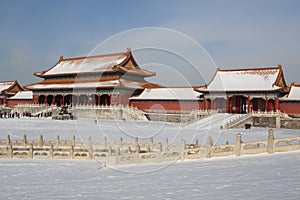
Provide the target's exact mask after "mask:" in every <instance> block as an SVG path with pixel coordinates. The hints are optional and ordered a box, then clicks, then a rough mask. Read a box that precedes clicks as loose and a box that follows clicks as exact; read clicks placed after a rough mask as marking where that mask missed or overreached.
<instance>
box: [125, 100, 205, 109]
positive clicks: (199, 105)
mask: <svg viewBox="0 0 300 200" xmlns="http://www.w3.org/2000/svg"><path fill="white" fill-rule="evenodd" d="M130 105H131V106H133V107H137V108H138V109H140V110H194V109H198V110H199V109H203V108H204V106H203V102H178V101H177V102H172V101H169V102H163V101H162V102H151V101H147V102H146V101H145V102H142V101H131V102H130Z"/></svg>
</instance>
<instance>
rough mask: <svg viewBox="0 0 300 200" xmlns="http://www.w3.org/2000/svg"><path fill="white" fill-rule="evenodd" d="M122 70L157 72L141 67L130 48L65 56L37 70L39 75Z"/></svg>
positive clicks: (139, 72)
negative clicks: (104, 52) (107, 52)
mask: <svg viewBox="0 0 300 200" xmlns="http://www.w3.org/2000/svg"><path fill="white" fill-rule="evenodd" d="M116 71H122V72H124V73H132V74H139V75H142V76H153V75H155V73H153V72H149V71H147V70H143V69H141V68H139V66H138V65H137V64H136V62H135V60H134V58H133V56H132V53H131V51H130V50H128V51H127V52H123V53H116V54H107V55H97V56H86V57H77V58H63V57H62V56H61V57H60V59H59V61H58V62H57V63H56V65H54V66H53V67H52V68H50V69H48V70H46V71H42V72H36V73H35V75H36V76H39V77H49V76H64V75H71V74H72V75H76V74H81V73H84V74H86V73H103V72H116Z"/></svg>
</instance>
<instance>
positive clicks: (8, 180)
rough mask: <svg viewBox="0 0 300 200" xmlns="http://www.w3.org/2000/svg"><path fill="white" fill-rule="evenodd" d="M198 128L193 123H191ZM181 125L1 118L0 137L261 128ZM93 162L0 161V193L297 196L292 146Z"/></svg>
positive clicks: (190, 136) (199, 133)
mask: <svg viewBox="0 0 300 200" xmlns="http://www.w3.org/2000/svg"><path fill="white" fill-rule="evenodd" d="M197 127H199V128H197ZM202 128H203V127H201V126H196V127H195V126H193V127H191V126H190V127H189V126H186V127H183V126H180V125H179V124H173V123H163V122H136V121H131V122H128V121H127V122H126V121H98V122H97V123H95V122H94V121H93V120H91V119H90V120H89V119H81V120H76V121H55V120H51V119H2V120H0V138H2V139H5V138H6V135H7V134H10V135H11V137H12V139H21V138H22V137H23V135H24V134H26V135H27V137H28V139H34V138H35V139H38V137H39V135H40V134H43V135H44V137H45V139H51V140H52V139H54V138H55V137H56V135H60V137H61V138H62V139H70V138H71V136H72V135H75V136H76V137H77V138H78V139H79V138H81V139H84V140H85V139H87V138H88V136H92V138H93V139H94V140H101V139H103V137H104V136H107V137H108V139H109V140H111V141H115V140H118V139H119V137H120V136H122V137H123V138H124V141H133V140H134V138H133V137H135V136H138V137H139V138H141V140H142V139H143V138H144V140H148V139H149V137H151V136H153V137H154V141H163V140H164V138H166V137H167V138H169V142H170V143H172V142H173V143H176V144H177V143H178V142H179V140H180V139H186V140H187V142H193V141H194V139H195V138H199V140H200V142H203V141H206V138H207V136H209V135H210V136H212V137H213V140H214V141H217V142H218V143H220V144H223V143H225V141H226V140H228V141H229V142H232V143H233V142H235V137H236V134H237V133H239V132H240V133H242V139H243V140H244V141H255V140H265V139H266V138H267V132H268V130H267V129H262V128H253V129H251V130H245V129H237V130H220V129H217V128H212V129H205V130H203V129H202ZM299 135H300V130H280V129H278V130H277V129H275V137H277V138H278V137H281V138H282V137H294V136H299ZM100 166H101V163H99V162H98V161H85V160H39V159H33V160H23V159H0V188H1V190H0V199H299V195H300V168H299V166H300V151H295V152H289V153H275V154H272V155H269V154H260V155H255V156H241V157H235V156H232V157H226V158H212V159H202V160H197V161H195V160H194V161H178V162H171V163H152V164H139V165H124V166H116V167H113V168H111V167H108V168H102V169H99V168H100Z"/></svg>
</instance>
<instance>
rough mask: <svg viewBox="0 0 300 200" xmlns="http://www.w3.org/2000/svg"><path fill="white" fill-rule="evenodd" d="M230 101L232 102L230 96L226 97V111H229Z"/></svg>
mask: <svg viewBox="0 0 300 200" xmlns="http://www.w3.org/2000/svg"><path fill="white" fill-rule="evenodd" d="M229 103H230V98H229V96H227V97H226V113H229Z"/></svg>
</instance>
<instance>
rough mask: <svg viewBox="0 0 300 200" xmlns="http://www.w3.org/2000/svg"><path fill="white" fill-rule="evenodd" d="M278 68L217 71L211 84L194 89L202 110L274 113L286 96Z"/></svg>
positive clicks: (279, 68) (281, 74)
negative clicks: (201, 101)
mask: <svg viewBox="0 0 300 200" xmlns="http://www.w3.org/2000/svg"><path fill="white" fill-rule="evenodd" d="M288 88H289V87H288V86H287V85H286V82H285V79H284V74H283V70H282V66H281V65H278V66H276V67H264V68H261V67H259V68H249V69H231V70H221V69H217V71H216V73H215V75H214V77H213V78H212V80H211V82H210V83H209V84H207V85H205V87H199V88H198V89H197V90H198V91H199V92H202V93H204V99H203V104H204V108H205V109H212V110H218V111H219V112H227V113H248V112H251V111H276V110H279V109H280V105H279V99H280V98H281V97H283V96H284V95H286V94H287V93H288Z"/></svg>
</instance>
